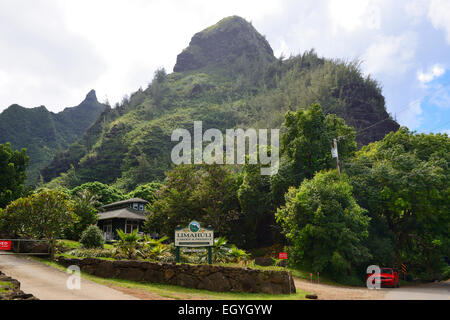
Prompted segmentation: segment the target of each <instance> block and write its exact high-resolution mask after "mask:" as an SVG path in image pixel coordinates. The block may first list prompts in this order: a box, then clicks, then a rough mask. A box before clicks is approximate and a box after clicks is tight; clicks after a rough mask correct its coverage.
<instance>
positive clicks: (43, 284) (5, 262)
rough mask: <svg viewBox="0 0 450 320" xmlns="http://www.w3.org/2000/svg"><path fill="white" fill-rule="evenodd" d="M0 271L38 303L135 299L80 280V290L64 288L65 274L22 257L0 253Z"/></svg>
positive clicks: (65, 286) (67, 275) (66, 275)
mask: <svg viewBox="0 0 450 320" xmlns="http://www.w3.org/2000/svg"><path fill="white" fill-rule="evenodd" d="M0 270H2V272H3V273H5V274H6V275H8V276H10V277H12V278H14V279H17V280H19V282H20V283H21V290H22V291H24V292H25V293H31V294H33V295H34V296H35V297H37V298H39V299H41V300H138V299H137V298H136V297H134V296H132V295H129V294H126V293H123V292H120V291H118V290H115V289H113V288H109V287H107V286H103V285H100V284H98V283H95V282H92V281H89V280H86V279H83V278H82V279H81V286H80V289H79V290H77V289H74V290H70V289H68V288H67V285H66V283H67V279H68V277H69V276H70V275H69V274H68V273H65V272H64V271H61V270H59V269H56V268H52V267H50V266H47V265H45V264H43V263H40V262H36V261H34V260H31V259H30V258H26V257H23V256H17V255H4V254H0Z"/></svg>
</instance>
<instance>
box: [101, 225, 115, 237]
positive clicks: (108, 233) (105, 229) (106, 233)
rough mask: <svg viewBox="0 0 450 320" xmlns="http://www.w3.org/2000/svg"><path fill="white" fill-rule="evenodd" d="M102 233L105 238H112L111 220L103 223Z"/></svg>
mask: <svg viewBox="0 0 450 320" xmlns="http://www.w3.org/2000/svg"><path fill="white" fill-rule="evenodd" d="M103 235H104V237H105V240H111V239H112V238H113V232H112V221H107V222H105V223H104V225H103Z"/></svg>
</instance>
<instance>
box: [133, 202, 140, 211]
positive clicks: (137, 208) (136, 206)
mask: <svg viewBox="0 0 450 320" xmlns="http://www.w3.org/2000/svg"><path fill="white" fill-rule="evenodd" d="M133 209H134V210H139V203H136V202H135V203H133Z"/></svg>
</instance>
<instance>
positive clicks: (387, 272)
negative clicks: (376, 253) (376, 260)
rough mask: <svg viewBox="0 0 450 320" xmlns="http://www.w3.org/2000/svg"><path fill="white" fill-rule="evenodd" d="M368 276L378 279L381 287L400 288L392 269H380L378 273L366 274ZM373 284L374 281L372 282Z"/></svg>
mask: <svg viewBox="0 0 450 320" xmlns="http://www.w3.org/2000/svg"><path fill="white" fill-rule="evenodd" d="M370 276H375V277H380V280H381V286H382V287H391V288H398V287H400V284H399V278H398V273H397V272H396V271H394V269H392V268H380V273H379V274H378V273H372V274H368V275H367V278H369V277H370ZM372 283H375V279H373V280H372Z"/></svg>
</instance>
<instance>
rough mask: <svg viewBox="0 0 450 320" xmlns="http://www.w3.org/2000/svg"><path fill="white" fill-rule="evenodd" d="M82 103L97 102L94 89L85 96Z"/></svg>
mask: <svg viewBox="0 0 450 320" xmlns="http://www.w3.org/2000/svg"><path fill="white" fill-rule="evenodd" d="M84 101H92V102H98V100H97V95H96V93H95V90H94V89H92V90H91V91H89V92H88V94H87V95H86V98H85V99H84ZM84 101H83V102H84Z"/></svg>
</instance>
